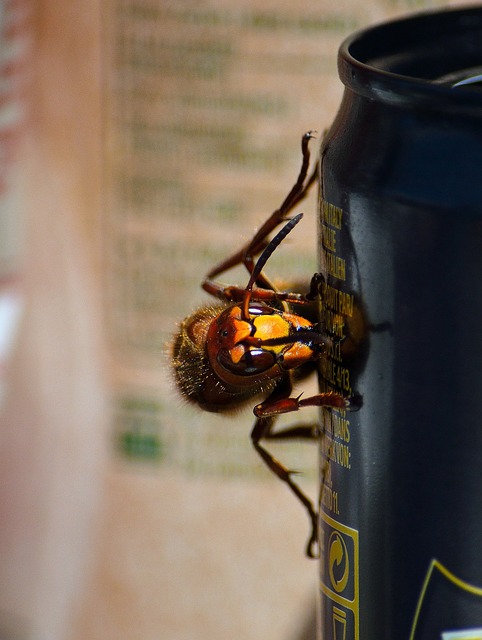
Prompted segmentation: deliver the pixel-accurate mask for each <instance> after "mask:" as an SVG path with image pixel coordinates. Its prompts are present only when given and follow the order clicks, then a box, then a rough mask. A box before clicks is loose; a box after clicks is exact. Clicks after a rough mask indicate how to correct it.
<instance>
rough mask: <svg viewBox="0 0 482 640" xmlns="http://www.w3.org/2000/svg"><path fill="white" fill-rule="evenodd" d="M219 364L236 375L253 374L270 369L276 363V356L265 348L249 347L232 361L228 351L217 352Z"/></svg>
mask: <svg viewBox="0 0 482 640" xmlns="http://www.w3.org/2000/svg"><path fill="white" fill-rule="evenodd" d="M218 362H219V364H220V365H221V366H222V367H224V369H227V370H228V371H231V373H235V374H236V375H238V376H255V375H259V374H260V373H264V372H265V371H268V370H269V369H271V367H272V366H273V365H275V364H276V356H275V354H274V353H273V352H271V351H266V350H265V349H249V350H248V351H246V352H245V353H244V354H243V355H242V356H241V358H240V359H239V360H238V361H237V362H233V360H232V358H231V356H230V354H229V352H227V351H225V350H221V351H220V352H219V353H218Z"/></svg>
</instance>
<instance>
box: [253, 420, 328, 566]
mask: <svg viewBox="0 0 482 640" xmlns="http://www.w3.org/2000/svg"><path fill="white" fill-rule="evenodd" d="M274 420H275V419H274V417H269V418H258V419H257V420H256V422H255V425H254V427H253V430H252V432H251V441H252V443H253V447H254V448H255V450H256V451H257V453H258V454H259V456H260V457H261V459H262V460H263V462H264V463H265V464H266V466H267V467H268V468H269V469H270V470H271V471H272V472H273V473H274V474H275V475H276V476H278V478H279V479H280V480H281V481H282V482H284V483H285V484H286V485H287V486H288V487H289V488H290V490H291V491H292V492H293V493H294V495H295V496H296V497H297V498H298V500H299V501H300V502H301V503H302V504H303V506H304V507H305V509H306V511H307V512H308V516H309V518H310V521H311V535H310V537H309V540H308V542H307V545H306V555H307V556H308V557H309V558H316V557H317V552H316V551H314V549H315V547H316V545H317V541H318V518H317V514H316V511H315V509H314V507H313V503H312V502H311V500H310V499H309V498H308V497H307V496H306V495H305V494H304V493H303V491H302V490H301V489H300V487H299V486H298V485H297V484H296V483H295V482H293V480H292V479H291V476H292V475H294V473H295V472H294V471H290V470H289V469H287V468H286V467H285V466H284V465H283V464H282V463H281V462H280V461H279V460H277V459H276V458H275V457H274V456H273V455H272V454H271V453H269V451H268V450H267V449H265V448H264V447H263V446H262V445H261V444H260V440H262V439H263V438H270V437H272V436H273V434H272V432H271V429H272V427H273V423H274Z"/></svg>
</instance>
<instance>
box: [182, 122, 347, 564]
mask: <svg viewBox="0 0 482 640" xmlns="http://www.w3.org/2000/svg"><path fill="white" fill-rule="evenodd" d="M313 137H314V135H313V132H311V131H309V132H307V133H306V134H304V136H303V137H302V143H301V148H302V163H301V169H300V171H299V174H298V178H297V180H296V182H295V184H294V186H293V187H292V189H291V190H290V192H289V193H288V195H287V196H286V198H285V199H284V201H283V203H282V204H281V206H280V207H279V208H278V209H276V210H275V211H274V212H273V213H272V214H271V215H270V217H269V218H268V219H267V220H266V221H265V223H264V224H263V225H262V226H261V227H260V229H259V230H258V231H257V232H256V233H255V235H254V237H253V238H252V240H251V241H250V242H248V243H247V244H246V245H245V246H244V247H242V248H241V249H240V250H239V251H237V252H236V253H234V254H233V255H232V256H230V257H229V258H227V259H226V260H224V261H222V262H221V263H220V264H218V265H217V266H216V267H214V268H213V269H211V271H209V273H208V274H207V276H206V278H205V280H204V282H203V283H202V287H203V289H204V290H205V291H207V292H208V293H209V294H211V295H212V296H214V297H216V298H218V299H219V300H220V301H221V302H220V303H219V304H216V305H208V306H204V307H202V308H201V309H199V310H197V311H196V312H195V313H193V314H192V315H191V316H189V317H188V318H186V319H185V320H184V321H183V322H182V323H181V325H180V327H179V331H178V333H177V335H176V336H175V338H174V342H173V347H172V367H173V372H174V379H175V382H176V385H177V387H178V389H179V391H180V392H181V394H182V395H183V396H184V398H186V399H187V400H188V401H189V402H191V403H194V404H196V405H197V406H198V407H199V408H201V409H203V410H205V411H212V412H219V413H229V412H230V411H233V410H235V409H236V408H239V407H242V406H244V405H247V404H249V403H253V402H255V399H256V398H257V397H259V398H260V399H261V402H258V403H257V404H256V405H255V407H254V409H253V412H254V415H255V417H256V420H255V423H254V427H253V429H252V431H251V441H252V444H253V446H254V448H255V450H256V451H257V452H258V454H259V455H260V456H261V458H262V460H263V462H264V463H265V464H266V465H267V466H268V468H269V469H270V470H271V471H272V472H273V473H275V474H276V476H277V477H278V478H279V479H280V480H282V481H283V482H284V483H286V485H287V486H288V487H289V488H290V490H291V491H292V492H293V493H294V494H295V495H296V497H297V498H298V499H299V500H300V501H301V503H302V504H303V505H304V507H305V509H306V511H307V513H308V515H309V518H310V521H311V534H310V537H309V539H308V543H307V546H306V554H307V555H308V556H309V557H316V555H317V553H316V552H315V548H316V543H317V514H316V511H315V509H314V507H313V503H312V501H311V500H310V499H309V498H308V497H307V496H306V495H305V494H304V493H303V491H302V490H301V489H300V487H299V486H298V484H296V483H295V482H294V480H293V475H294V472H293V471H290V470H289V469H287V468H286V467H285V466H284V465H283V464H282V463H281V462H280V461H279V460H277V459H276V458H275V457H274V456H273V455H271V453H270V452H269V451H268V450H267V449H266V448H265V447H264V446H263V445H262V444H261V441H262V440H270V439H281V438H283V439H286V438H315V437H317V435H318V430H317V427H316V425H296V426H293V427H288V428H285V429H283V430H278V431H274V430H273V427H274V424H275V420H276V417H277V416H279V415H280V414H285V413H290V412H294V411H298V410H299V409H301V408H302V407H307V406H315V407H334V408H339V409H345V408H347V407H348V405H349V399H346V398H344V397H342V396H341V395H339V394H337V393H318V394H316V395H312V396H310V397H302V395H299V396H297V397H292V395H291V394H292V389H293V381H294V380H295V379H296V378H297V377H298V376H299V374H300V373H301V371H302V370H303V369H305V368H306V365H308V364H311V365H312V368H314V366H313V365H316V361H317V360H319V358H320V357H322V355H323V354H324V353H325V352H326V350H327V348H328V346H329V345H330V342H331V341H330V338H329V337H328V336H327V335H326V334H324V333H323V332H322V330H321V329H320V328H319V326H317V324H316V322H313V321H312V320H309V319H308V318H306V317H305V315H306V314H304V313H303V312H302V311H299V309H301V310H303V308H305V307H308V306H309V305H312V304H313V303H314V301H315V300H316V299H317V298H318V296H319V289H320V281H322V280H323V277H322V276H321V275H320V274H315V275H314V276H313V278H312V280H311V285H310V288H309V291H308V292H307V293H304V294H303V293H297V292H291V291H278V290H277V289H276V288H275V286H274V285H273V284H271V282H270V281H269V280H268V278H267V277H266V275H265V274H264V273H263V268H264V266H265V264H266V262H267V261H268V259H269V258H270V256H271V255H272V253H273V252H274V251H275V250H276V249H277V248H278V246H279V245H280V244H281V242H282V241H283V240H284V238H285V237H286V236H287V235H288V234H289V233H290V232H291V231H292V230H293V228H294V227H295V226H296V225H297V224H298V223H299V222H300V220H301V218H302V215H303V214H302V213H299V214H297V215H295V216H294V217H292V218H291V219H288V221H286V220H287V215H288V214H289V213H290V212H291V211H292V210H293V208H294V207H295V206H296V205H297V204H298V203H299V202H300V201H301V200H302V199H303V198H304V197H305V196H306V195H307V193H308V191H309V189H310V187H311V186H312V184H313V183H314V182H315V180H316V176H317V167H316V166H315V168H314V169H313V170H312V172H310V173H309V167H310V149H309V142H310V139H311V138H313ZM283 223H284V224H283ZM282 224H283V226H282V227H281V230H280V231H278V233H276V234H275V235H274V237H273V238H272V239H271V240H269V236H270V234H272V232H273V231H274V230H275V229H276V228H277V227H279V226H281V225H282ZM256 256H259V257H258V259H257V260H255V258H256ZM239 264H243V265H244V266H245V267H246V269H247V270H248V273H249V280H248V283H247V285H246V287H244V288H242V287H238V286H234V285H233V286H224V285H222V284H221V283H219V282H218V281H217V280H216V278H217V277H218V276H219V275H220V274H222V273H223V272H225V271H227V270H228V269H231V268H232V267H235V266H237V265H239ZM294 308H295V310H294ZM263 398H264V399H263Z"/></svg>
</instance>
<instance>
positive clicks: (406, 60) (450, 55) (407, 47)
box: [338, 5, 482, 116]
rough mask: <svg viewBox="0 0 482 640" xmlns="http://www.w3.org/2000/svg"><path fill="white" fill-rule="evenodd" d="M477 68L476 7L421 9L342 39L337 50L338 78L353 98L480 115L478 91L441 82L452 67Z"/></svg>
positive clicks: (481, 45) (480, 24) (479, 25)
mask: <svg viewBox="0 0 482 640" xmlns="http://www.w3.org/2000/svg"><path fill="white" fill-rule="evenodd" d="M477 56H478V57H477ZM424 63H425V65H426V67H424ZM477 64H478V65H479V66H482V5H480V6H470V7H465V8H462V9H461V8H457V9H453V8H445V9H439V10H435V11H434V10H429V11H423V12H420V13H415V14H411V15H409V16H408V17H404V18H400V19H397V20H392V21H388V22H384V23H381V24H378V25H375V26H372V27H368V28H366V29H362V30H360V31H357V32H355V33H353V34H352V35H350V36H349V37H348V38H346V39H345V40H344V41H343V42H342V44H341V46H340V48H339V52H338V72H339V76H340V79H341V81H342V82H343V84H344V85H345V86H346V87H348V88H350V89H351V90H353V91H355V92H356V93H358V94H361V95H363V96H365V97H367V98H371V99H374V100H377V101H381V102H386V103H390V104H394V105H400V106H404V107H407V106H410V105H412V106H420V105H424V106H427V107H431V108H435V109H440V110H443V111H445V110H447V108H448V107H450V108H451V109H452V110H453V109H456V110H457V111H459V110H462V111H469V112H472V113H478V115H479V116H482V110H481V107H482V90H480V87H479V88H478V89H476V90H474V86H473V85H470V84H464V83H454V86H453V85H452V84H446V83H444V82H443V77H444V76H450V75H453V72H454V71H456V70H457V68H458V69H460V70H462V69H463V68H464V67H466V68H468V67H470V66H472V67H476V66H477ZM429 67H430V68H429ZM417 70H418V72H417ZM414 71H415V72H414ZM455 84H457V85H458V86H457V87H455Z"/></svg>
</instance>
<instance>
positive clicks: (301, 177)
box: [202, 131, 318, 297]
mask: <svg viewBox="0 0 482 640" xmlns="http://www.w3.org/2000/svg"><path fill="white" fill-rule="evenodd" d="M313 137H314V135H313V132H312V131H308V132H307V133H305V134H304V136H303V137H302V140H301V150H302V162H301V168H300V171H299V174H298V177H297V179H296V182H295V184H294V185H293V187H292V188H291V190H290V192H289V193H288V195H287V196H286V198H285V199H284V201H283V203H282V204H281V206H280V207H279V208H278V209H276V210H275V211H274V212H273V213H272V214H271V215H270V217H269V218H268V219H267V220H266V221H265V222H264V223H263V225H262V226H261V227H260V228H259V229H258V231H257V232H256V233H255V235H254V236H253V238H252V239H251V241H250V242H248V243H247V244H246V245H245V246H244V247H242V248H241V249H240V250H239V251H237V252H236V253H234V254H233V255H232V256H230V257H229V258H226V259H225V260H223V261H222V262H220V263H219V264H218V265H216V266H215V267H214V268H213V269H211V271H209V273H208V274H207V276H206V279H205V281H204V283H203V285H202V286H203V289H205V291H207V292H208V293H211V294H213V295H216V296H218V297H222V296H221V293H220V292H222V286H221V285H218V284H217V283H216V282H214V278H216V277H217V276H219V275H220V274H222V273H224V272H225V271H228V270H229V269H231V268H232V267H235V266H237V265H238V264H244V265H245V266H246V269H247V270H248V272H249V273H250V274H251V273H252V271H253V269H254V266H255V263H254V260H253V257H254V256H256V255H258V254H259V253H261V251H263V249H264V248H265V247H266V246H267V244H268V240H267V239H268V236H269V234H270V233H271V232H272V231H273V230H274V229H275V228H276V227H277V226H278V225H280V224H281V223H282V222H284V220H285V218H286V215H287V214H288V213H289V212H290V211H291V210H292V209H293V207H295V206H296V205H297V204H298V203H299V202H300V201H301V200H303V198H304V197H305V196H306V195H307V193H308V191H309V189H310V187H311V185H312V184H313V183H314V182H315V180H316V177H317V175H318V163H316V165H315V167H314V169H313V171H312V173H311V174H310V175H309V176H308V170H309V165H310V156H311V154H310V149H309V141H310V140H311V138H313ZM307 176H308V179H307ZM256 283H257V284H258V286H261V287H265V288H267V289H272V288H273V287H272V285H271V283H270V282H269V281H268V280H267V278H266V277H265V276H264V275H263V274H261V273H260V274H259V275H258V277H257V279H256ZM213 291H214V292H215V293H213Z"/></svg>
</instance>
